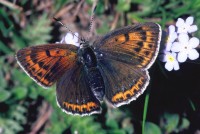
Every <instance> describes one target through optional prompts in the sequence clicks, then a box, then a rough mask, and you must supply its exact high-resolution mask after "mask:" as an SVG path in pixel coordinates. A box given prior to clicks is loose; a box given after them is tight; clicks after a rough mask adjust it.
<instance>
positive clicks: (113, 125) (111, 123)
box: [106, 119, 119, 129]
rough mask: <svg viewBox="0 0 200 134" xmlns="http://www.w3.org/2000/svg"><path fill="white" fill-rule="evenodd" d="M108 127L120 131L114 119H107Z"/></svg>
mask: <svg viewBox="0 0 200 134" xmlns="http://www.w3.org/2000/svg"><path fill="white" fill-rule="evenodd" d="M106 126H109V127H111V128H113V129H118V128H119V126H118V122H117V121H116V120H114V119H107V120H106Z"/></svg>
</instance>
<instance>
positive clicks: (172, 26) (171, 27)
mask: <svg viewBox="0 0 200 134" xmlns="http://www.w3.org/2000/svg"><path fill="white" fill-rule="evenodd" d="M168 29H169V34H172V33H174V32H175V26H174V25H170V26H169V28H168Z"/></svg>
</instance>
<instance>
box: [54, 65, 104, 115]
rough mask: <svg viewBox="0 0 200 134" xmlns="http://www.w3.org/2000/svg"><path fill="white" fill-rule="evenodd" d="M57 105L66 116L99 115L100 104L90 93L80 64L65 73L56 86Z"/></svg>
mask: <svg viewBox="0 0 200 134" xmlns="http://www.w3.org/2000/svg"><path fill="white" fill-rule="evenodd" d="M56 94H57V102H58V105H59V106H60V107H61V108H62V109H63V110H64V111H65V112H66V113H68V114H73V115H74V114H75V115H81V116H84V115H90V114H94V113H100V112H101V107H100V102H99V101H98V100H97V99H96V97H95V96H94V94H93V93H92V91H91V89H90V87H89V83H88V80H87V76H86V72H85V71H84V68H83V65H82V64H77V65H75V67H74V68H72V69H71V70H69V71H67V72H66V73H65V74H64V75H63V76H62V77H61V79H60V80H59V81H58V82H57V85H56Z"/></svg>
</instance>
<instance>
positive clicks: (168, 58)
mask: <svg viewBox="0 0 200 134" xmlns="http://www.w3.org/2000/svg"><path fill="white" fill-rule="evenodd" d="M159 58H160V60H161V61H162V62H166V63H165V68H166V69H167V70H168V71H172V70H173V69H174V70H179V69H180V67H179V64H178V61H177V60H176V53H174V52H172V53H171V52H165V53H164V54H162V55H160V57H159Z"/></svg>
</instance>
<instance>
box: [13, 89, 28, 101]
mask: <svg viewBox="0 0 200 134" xmlns="http://www.w3.org/2000/svg"><path fill="white" fill-rule="evenodd" d="M12 92H13V95H14V96H15V98H16V99H18V100H20V99H23V98H25V97H26V95H27V88H25V87H15V88H13V90H12Z"/></svg>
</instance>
